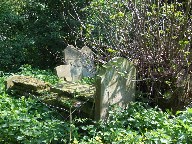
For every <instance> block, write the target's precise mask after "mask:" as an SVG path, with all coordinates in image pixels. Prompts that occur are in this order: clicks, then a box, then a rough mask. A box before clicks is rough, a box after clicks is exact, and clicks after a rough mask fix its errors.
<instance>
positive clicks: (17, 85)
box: [5, 75, 50, 92]
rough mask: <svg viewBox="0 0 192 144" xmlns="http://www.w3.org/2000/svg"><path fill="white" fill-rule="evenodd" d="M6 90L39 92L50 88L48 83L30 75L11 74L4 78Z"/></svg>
mask: <svg viewBox="0 0 192 144" xmlns="http://www.w3.org/2000/svg"><path fill="white" fill-rule="evenodd" d="M5 83H6V90H7V91H10V90H19V91H23V92H24V91H25V92H41V91H47V90H50V86H49V84H48V83H45V82H43V81H41V80H38V79H36V78H33V77H31V76H21V75H13V76H11V77H9V78H7V80H6V82H5Z"/></svg>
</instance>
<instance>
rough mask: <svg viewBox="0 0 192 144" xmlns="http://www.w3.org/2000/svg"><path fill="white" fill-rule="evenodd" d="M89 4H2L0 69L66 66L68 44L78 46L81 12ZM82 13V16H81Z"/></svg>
mask: <svg viewBox="0 0 192 144" xmlns="http://www.w3.org/2000/svg"><path fill="white" fill-rule="evenodd" d="M85 5H86V1H75V0H70V1H59V0H57V1H55V0H8V1H7V0H1V1H0V25H1V28H0V39H1V41H0V65H1V69H4V70H7V71H9V70H11V69H12V70H13V69H16V68H19V67H20V66H21V65H22V64H31V65H33V66H36V67H41V68H49V67H53V66H55V65H56V64H58V63H61V62H62V58H61V56H62V51H63V49H64V48H65V47H66V46H67V44H75V43H76V41H77V40H76V37H77V36H75V35H77V34H75V33H74V32H75V30H74V29H75V27H79V25H80V21H79V20H78V19H79V17H81V18H83V14H81V12H80V9H81V8H83V7H85ZM77 11H78V13H77Z"/></svg>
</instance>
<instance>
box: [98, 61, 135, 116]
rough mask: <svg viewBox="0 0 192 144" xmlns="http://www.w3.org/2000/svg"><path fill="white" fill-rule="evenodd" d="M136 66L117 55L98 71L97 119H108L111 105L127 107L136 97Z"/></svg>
mask: <svg viewBox="0 0 192 144" xmlns="http://www.w3.org/2000/svg"><path fill="white" fill-rule="evenodd" d="M135 80H136V68H135V67H134V65H133V64H132V62H129V61H128V60H127V59H125V58H121V57H115V58H113V59H112V60H111V61H109V62H108V63H107V64H105V65H103V67H102V68H101V69H100V71H99V72H98V76H97V80H96V98H95V119H96V120H100V119H103V120H104V119H106V118H107V116H108V111H109V107H110V105H114V104H117V105H119V106H120V107H122V108H126V106H127V105H128V103H129V102H131V101H134V98H135V87H136V86H135Z"/></svg>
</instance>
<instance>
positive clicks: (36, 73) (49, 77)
mask: <svg viewBox="0 0 192 144" xmlns="http://www.w3.org/2000/svg"><path fill="white" fill-rule="evenodd" d="M19 70H20V72H18V73H17V74H19V75H25V76H33V77H35V78H38V79H40V80H43V81H45V82H49V83H50V84H57V83H58V82H59V78H58V77H57V76H56V75H55V74H54V73H53V72H52V71H51V70H40V69H37V68H32V67H31V65H23V66H21V67H20V69H19Z"/></svg>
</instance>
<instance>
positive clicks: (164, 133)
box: [80, 103, 192, 144]
mask: <svg viewBox="0 0 192 144" xmlns="http://www.w3.org/2000/svg"><path fill="white" fill-rule="evenodd" d="M191 116H192V109H191V108H188V109H187V110H186V111H183V112H180V113H179V114H178V115H176V116H174V115H171V114H168V113H164V112H162V111H161V110H159V109H157V108H155V109H154V108H149V107H148V106H147V105H144V104H142V103H132V104H130V105H129V108H127V109H126V110H123V109H121V108H119V107H112V109H111V111H110V113H109V118H108V119H107V120H106V121H101V122H100V123H96V124H94V125H89V126H85V127H82V129H83V130H85V131H86V132H87V135H86V136H85V135H84V136H83V138H82V139H80V143H183V144H184V143H191V142H192V131H191V125H192V121H191V120H192V117H191Z"/></svg>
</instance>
